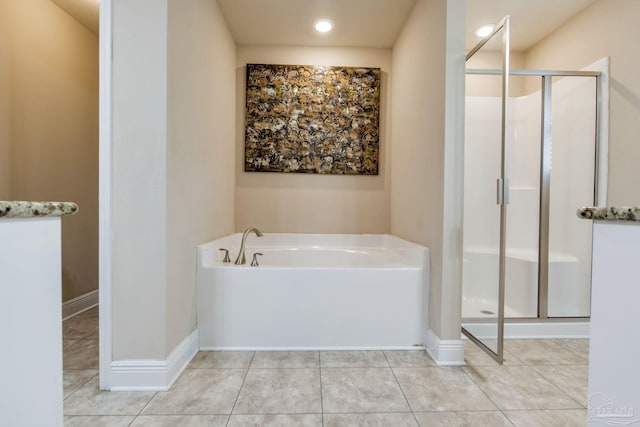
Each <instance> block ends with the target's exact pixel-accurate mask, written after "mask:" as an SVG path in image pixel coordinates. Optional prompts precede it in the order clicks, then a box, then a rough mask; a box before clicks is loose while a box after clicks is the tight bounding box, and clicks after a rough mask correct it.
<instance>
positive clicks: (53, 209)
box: [0, 201, 78, 219]
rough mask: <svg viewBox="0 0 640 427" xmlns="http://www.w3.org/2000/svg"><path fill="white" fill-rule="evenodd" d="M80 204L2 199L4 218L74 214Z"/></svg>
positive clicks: (0, 202) (1, 208)
mask: <svg viewBox="0 0 640 427" xmlns="http://www.w3.org/2000/svg"><path fill="white" fill-rule="evenodd" d="M76 212H78V205H76V204H75V203H72V202H8V201H0V219H2V218H41V217H54V216H64V215H73V214H75V213H76Z"/></svg>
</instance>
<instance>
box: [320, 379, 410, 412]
mask: <svg viewBox="0 0 640 427" xmlns="http://www.w3.org/2000/svg"><path fill="white" fill-rule="evenodd" d="M322 402H323V408H324V413H325V414H326V413H332V412H345V413H348V412H404V411H406V412H408V411H410V409H409V406H408V405H407V401H406V399H405V398H404V396H403V394H402V390H401V389H400V387H399V386H398V383H397V381H396V379H395V377H394V375H393V372H392V371H391V369H390V368H323V369H322Z"/></svg>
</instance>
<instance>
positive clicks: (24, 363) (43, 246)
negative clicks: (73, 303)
mask: <svg viewBox="0 0 640 427" xmlns="http://www.w3.org/2000/svg"><path fill="white" fill-rule="evenodd" d="M7 203H9V202H0V385H1V387H0V425H3V426H5V425H6V426H12V427H19V426H48V427H49V426H62V425H63V412H62V400H63V394H62V389H63V384H62V302H61V292H62V290H61V284H62V283H61V271H62V270H61V224H60V223H61V219H60V216H59V215H64V214H66V213H61V212H59V211H58V210H54V211H53V215H51V212H50V211H46V210H45V211H44V212H49V213H42V212H43V211H40V210H38V211H37V212H38V215H39V216H29V213H28V212H24V211H21V212H22V213H17V212H15V209H14V210H13V211H11V209H9V212H12V213H11V214H10V215H11V216H9V215H4V216H2V213H3V210H2V209H3V204H4V207H5V208H6V206H7V205H6V204H7ZM68 205H73V204H68ZM73 206H75V205H73ZM75 210H77V207H75V209H74V210H73V212H75ZM4 212H5V214H6V213H7V210H6V209H5V211H4ZM63 212H64V209H63ZM31 214H33V211H32V212H31Z"/></svg>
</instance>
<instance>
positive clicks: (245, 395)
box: [233, 369, 322, 414]
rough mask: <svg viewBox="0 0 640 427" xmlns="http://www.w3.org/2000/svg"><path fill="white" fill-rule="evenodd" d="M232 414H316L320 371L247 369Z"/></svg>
mask: <svg viewBox="0 0 640 427" xmlns="http://www.w3.org/2000/svg"><path fill="white" fill-rule="evenodd" d="M233 413H234V414H314V413H316V414H320V413H322V404H321V394H320V371H319V369H249V372H248V373H247V377H246V379H245V381H244V384H243V386H242V390H241V391H240V395H239V396H238V401H237V403H236V406H235V408H234V410H233Z"/></svg>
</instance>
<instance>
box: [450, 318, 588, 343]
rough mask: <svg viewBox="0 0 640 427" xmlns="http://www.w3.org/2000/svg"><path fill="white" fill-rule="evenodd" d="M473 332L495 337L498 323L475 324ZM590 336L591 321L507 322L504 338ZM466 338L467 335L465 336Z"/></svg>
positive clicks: (482, 337) (481, 335) (479, 336)
mask: <svg viewBox="0 0 640 427" xmlns="http://www.w3.org/2000/svg"><path fill="white" fill-rule="evenodd" d="M463 326H464V324H463ZM472 330H473V333H474V335H475V336H476V337H477V338H480V339H491V337H493V338H494V339H495V333H496V332H495V331H496V324H495V323H486V324H482V323H480V324H476V323H474V324H473V329H472ZM545 338H546V339H550V338H589V322H540V323H535V322H522V323H505V324H504V339H506V340H513V339H545ZM463 339H466V337H463Z"/></svg>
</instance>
